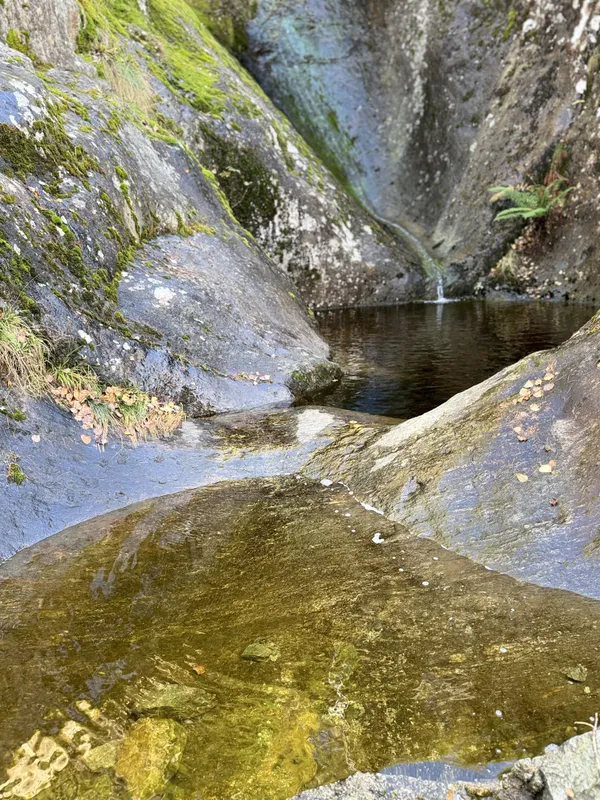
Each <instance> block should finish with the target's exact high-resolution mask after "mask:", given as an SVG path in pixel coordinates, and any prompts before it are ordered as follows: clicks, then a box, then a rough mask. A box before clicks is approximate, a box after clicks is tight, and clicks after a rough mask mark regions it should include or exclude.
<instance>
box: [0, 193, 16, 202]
mask: <svg viewBox="0 0 600 800" xmlns="http://www.w3.org/2000/svg"><path fill="white" fill-rule="evenodd" d="M0 199H1V200H2V202H3V203H6V204H7V205H12V204H14V203H16V202H17V198H16V197H15V195H14V194H9V192H2V194H0Z"/></svg>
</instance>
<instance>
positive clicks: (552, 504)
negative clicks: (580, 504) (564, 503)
mask: <svg viewBox="0 0 600 800" xmlns="http://www.w3.org/2000/svg"><path fill="white" fill-rule="evenodd" d="M550 505H551V506H557V505H558V500H557V499H556V497H551V498H550Z"/></svg>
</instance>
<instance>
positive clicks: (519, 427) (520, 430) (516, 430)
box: [513, 425, 523, 433]
mask: <svg viewBox="0 0 600 800" xmlns="http://www.w3.org/2000/svg"><path fill="white" fill-rule="evenodd" d="M513 431H514V432H515V433H522V432H523V428H522V427H521V426H520V425H517V427H516V428H513Z"/></svg>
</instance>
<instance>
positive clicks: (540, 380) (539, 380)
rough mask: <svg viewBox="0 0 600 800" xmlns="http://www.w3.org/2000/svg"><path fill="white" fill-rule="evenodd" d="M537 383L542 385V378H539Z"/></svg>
mask: <svg viewBox="0 0 600 800" xmlns="http://www.w3.org/2000/svg"><path fill="white" fill-rule="evenodd" d="M535 385H536V386H541V385H542V379H541V378H538V379H537V381H536V382H535Z"/></svg>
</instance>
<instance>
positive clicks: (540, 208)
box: [490, 178, 573, 222]
mask: <svg viewBox="0 0 600 800" xmlns="http://www.w3.org/2000/svg"><path fill="white" fill-rule="evenodd" d="M565 184H566V181H565V180H564V179H563V178H560V179H558V180H555V181H552V183H550V184H549V185H548V186H544V185H536V186H528V187H526V188H525V189H523V190H519V189H515V188H513V187H512V186H492V187H491V188H490V192H493V196H492V198H491V200H490V202H492V203H495V202H496V201H498V200H508V201H510V202H511V203H513V204H514V205H513V207H512V208H506V209H504V211H500V213H499V214H497V215H496V217H495V218H494V222H500V221H502V220H504V219H516V218H518V217H520V218H521V219H541V218H542V217H547V216H548V214H549V213H550V211H551V210H552V209H553V208H554V207H555V206H560V207H562V206H563V205H564V204H565V201H566V198H567V195H568V194H569V192H572V191H573V187H571V188H565Z"/></svg>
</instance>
